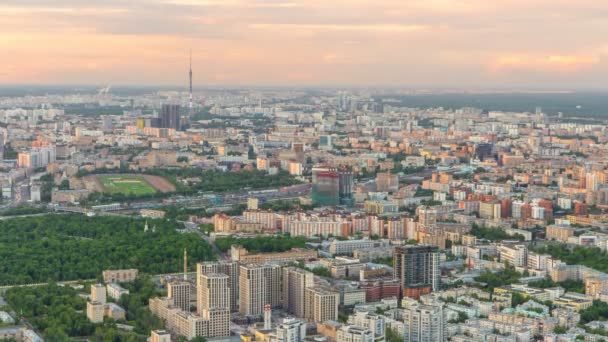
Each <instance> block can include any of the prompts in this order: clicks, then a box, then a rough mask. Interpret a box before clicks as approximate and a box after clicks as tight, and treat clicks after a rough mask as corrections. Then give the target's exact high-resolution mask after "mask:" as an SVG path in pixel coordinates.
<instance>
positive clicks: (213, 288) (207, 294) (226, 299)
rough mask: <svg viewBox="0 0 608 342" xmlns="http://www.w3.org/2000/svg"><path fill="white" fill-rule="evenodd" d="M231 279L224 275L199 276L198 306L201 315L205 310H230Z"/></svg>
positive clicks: (206, 274)
mask: <svg viewBox="0 0 608 342" xmlns="http://www.w3.org/2000/svg"><path fill="white" fill-rule="evenodd" d="M229 281H230V279H229V277H228V276H227V275H225V274H222V273H203V274H201V275H199V276H198V282H199V284H198V286H197V289H196V290H197V298H196V305H197V309H198V312H199V314H202V312H203V311H204V310H211V309H230V287H229V286H228V284H229Z"/></svg>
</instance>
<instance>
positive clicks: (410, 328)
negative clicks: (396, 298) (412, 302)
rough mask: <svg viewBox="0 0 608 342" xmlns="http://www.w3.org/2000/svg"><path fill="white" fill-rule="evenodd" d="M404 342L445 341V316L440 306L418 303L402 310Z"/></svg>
mask: <svg viewBox="0 0 608 342" xmlns="http://www.w3.org/2000/svg"><path fill="white" fill-rule="evenodd" d="M403 322H404V336H405V339H404V342H437V341H445V318H444V314H443V308H442V307H441V306H430V305H420V306H413V307H410V308H408V309H405V310H404V313H403Z"/></svg>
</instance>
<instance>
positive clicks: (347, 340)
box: [336, 325, 374, 342]
mask: <svg viewBox="0 0 608 342" xmlns="http://www.w3.org/2000/svg"><path fill="white" fill-rule="evenodd" d="M336 341H337V342H374V333H373V332H372V331H371V330H369V329H367V328H364V327H360V326H356V325H345V326H342V327H340V329H338V333H337V334H336Z"/></svg>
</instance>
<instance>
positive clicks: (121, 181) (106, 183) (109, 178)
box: [97, 175, 156, 195]
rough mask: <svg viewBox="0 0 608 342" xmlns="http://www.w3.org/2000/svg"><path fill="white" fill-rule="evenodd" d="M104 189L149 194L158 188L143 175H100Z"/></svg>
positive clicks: (113, 191) (106, 190)
mask: <svg viewBox="0 0 608 342" xmlns="http://www.w3.org/2000/svg"><path fill="white" fill-rule="evenodd" d="M97 177H98V179H99V181H100V182H101V184H102V186H103V188H104V191H105V192H108V193H123V194H125V195H126V194H133V195H148V194H153V193H155V192H156V189H155V188H154V187H153V186H152V185H151V184H150V183H148V181H146V180H145V179H144V177H143V176H141V175H98V176H97Z"/></svg>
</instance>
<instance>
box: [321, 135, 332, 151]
mask: <svg viewBox="0 0 608 342" xmlns="http://www.w3.org/2000/svg"><path fill="white" fill-rule="evenodd" d="M319 148H320V149H325V150H331V149H332V148H333V144H332V142H331V135H322V136H320V137H319Z"/></svg>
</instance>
